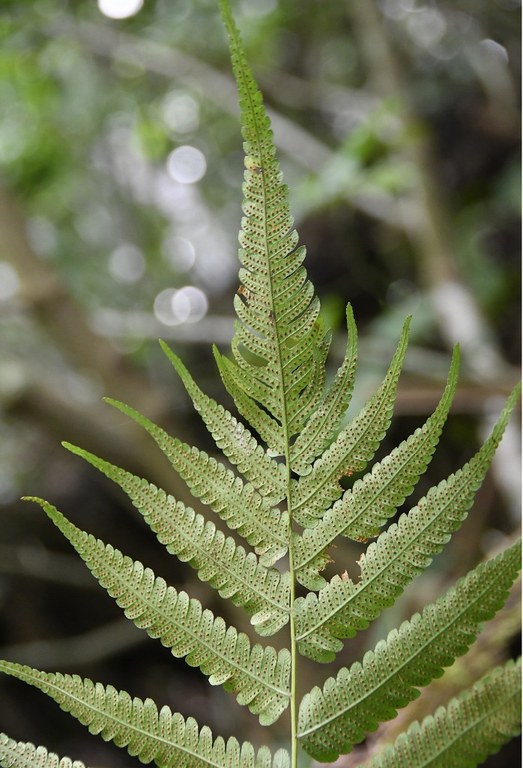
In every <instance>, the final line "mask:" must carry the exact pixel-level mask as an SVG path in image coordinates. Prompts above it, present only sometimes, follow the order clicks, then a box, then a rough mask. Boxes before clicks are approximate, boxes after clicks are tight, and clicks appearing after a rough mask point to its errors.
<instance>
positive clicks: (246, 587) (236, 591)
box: [64, 443, 290, 635]
mask: <svg viewBox="0 0 523 768" xmlns="http://www.w3.org/2000/svg"><path fill="white" fill-rule="evenodd" d="M64 445H65V447H66V448H68V449H69V450H71V451H72V452H73V453H76V454H78V455H79V456H82V457H83V458H84V459H86V461H89V462H90V463H91V464H93V465H94V466H96V467H97V468H98V469H99V470H100V471H101V472H103V473H104V474H105V475H106V476H107V477H109V479H111V480H112V481H113V482H115V483H117V485H119V486H120V488H121V489H122V490H123V491H124V492H125V493H126V494H127V496H129V498H130V499H131V501H132V502H133V504H134V506H135V507H136V509H137V510H138V511H139V512H140V514H141V515H143V517H144V519H145V521H146V523H147V525H148V526H149V527H150V528H151V530H153V531H154V532H155V533H156V536H157V538H158V541H160V543H161V544H163V545H164V546H165V548H166V549H167V551H168V552H169V553H170V554H172V555H176V557H177V558H178V559H179V560H181V561H182V562H186V563H189V565H190V566H191V567H192V568H194V569H195V570H196V571H197V572H198V577H199V578H200V579H201V580H202V581H206V582H208V583H209V584H210V586H212V587H214V589H216V590H217V591H218V594H219V595H220V596H221V597H224V598H230V599H231V600H232V602H233V603H234V604H235V605H240V606H242V607H243V608H244V609H245V610H246V611H247V613H248V614H249V616H251V623H252V624H253V625H254V626H255V627H256V630H257V632H258V634H261V635H271V634H273V633H274V632H277V631H278V630H279V629H281V627H283V626H284V625H285V624H286V623H287V621H288V618H289V617H288V613H289V607H288V606H289V590H290V586H289V575H288V573H283V574H282V573H280V571H278V570H276V569H275V568H267V567H266V566H264V565H262V564H261V563H260V562H259V560H258V558H257V557H256V555H254V554H253V553H252V552H246V551H245V549H244V548H243V547H242V546H239V545H237V544H236V542H235V541H234V539H233V538H232V537H231V536H224V534H223V533H222V532H221V531H220V530H218V529H217V528H216V526H215V525H214V523H213V522H211V521H210V520H207V521H206V520H205V518H204V517H203V516H202V515H200V514H198V513H196V512H195V511H194V510H193V509H192V508H191V507H186V506H185V504H183V503H182V502H180V501H176V500H175V499H174V498H173V497H172V496H170V495H169V494H166V493H165V491H163V490H162V489H161V488H157V487H156V486H155V485H153V484H152V483H149V482H148V481H147V480H144V479H143V478H140V477H137V476H136V475H132V474H131V473H130V472H126V471H125V470H123V469H120V468H119V467H115V466H113V465H112V464H109V463H108V462H105V461H103V460H102V459H99V458H98V457H96V456H94V455H93V454H90V453H89V452H88V451H83V450H82V449H81V448H76V447H75V446H72V445H69V444H68V443H64Z"/></svg>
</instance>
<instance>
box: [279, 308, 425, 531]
mask: <svg viewBox="0 0 523 768" xmlns="http://www.w3.org/2000/svg"><path fill="white" fill-rule="evenodd" d="M409 325H410V318H407V320H406V321H405V325H404V326H403V333H402V336H401V339H400V342H399V345H398V347H397V349H396V352H395V354H394V357H393V359H392V362H391V365H390V367H389V370H388V372H387V375H386V376H385V379H384V380H383V382H382V384H381V386H380V387H379V389H378V390H377V392H376V393H375V394H374V395H373V397H372V398H371V399H370V400H369V402H368V403H367V404H366V405H365V407H364V408H363V410H362V411H361V412H360V413H359V415H358V416H357V417H356V418H355V419H354V420H353V421H352V422H351V423H350V424H349V425H348V426H347V427H346V428H345V429H343V430H342V431H341V432H340V434H339V435H338V437H337V438H336V440H335V441H334V442H333V443H332V445H331V446H329V448H327V450H326V451H325V452H324V453H323V455H322V456H321V458H319V459H318V460H317V461H316V462H315V463H314V465H313V468H312V471H311V472H310V474H308V475H305V476H304V477H301V478H300V479H299V480H298V482H297V483H296V484H294V486H293V488H294V490H293V493H292V517H293V519H294V520H295V521H296V522H297V523H299V524H300V525H303V526H305V527H307V526H310V525H314V524H315V523H316V522H317V520H318V518H320V517H321V516H322V515H323V513H324V512H325V510H326V509H327V508H328V507H329V506H330V505H331V503H332V502H333V501H336V499H338V498H339V497H340V496H341V494H342V488H341V485H340V483H339V481H340V478H341V477H343V475H352V474H354V473H355V472H360V471H361V470H362V469H364V468H365V467H366V465H367V463H368V462H369V461H370V460H371V458H372V456H373V455H374V453H375V451H376V449H377V448H378V446H379V444H380V441H381V439H382V438H383V436H384V434H385V432H386V430H387V428H388V425H389V423H390V419H391V416H392V410H393V408H394V401H395V397H396V388H397V384H398V379H399V375H400V372H401V367H402V364H403V359H404V357H405V352H406V351H407V339H408V329H409Z"/></svg>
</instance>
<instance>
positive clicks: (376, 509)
mask: <svg viewBox="0 0 523 768" xmlns="http://www.w3.org/2000/svg"><path fill="white" fill-rule="evenodd" d="M458 364H459V354H458V351H457V349H456V350H455V352H454V356H453V360H452V365H451V369H450V373H449V378H448V382H447V386H446V388H445V391H444V393H443V395H442V398H441V400H440V403H439V405H438V407H437V408H436V410H435V411H434V413H433V414H432V416H431V417H430V418H429V419H428V420H427V421H426V422H425V424H424V425H423V426H422V427H420V428H418V429H417V430H416V431H415V432H414V433H413V434H412V435H411V436H410V437H409V438H408V439H407V440H405V441H404V442H403V443H401V445H399V446H398V447H397V448H395V449H394V450H393V451H392V452H391V453H390V454H389V455H388V456H387V457H386V458H385V459H384V460H383V461H381V462H380V463H379V464H375V465H374V467H373V468H372V472H370V473H369V474H367V475H365V477H363V478H362V479H361V480H358V481H357V482H356V483H355V484H354V486H353V487H352V488H351V489H350V490H348V491H346V492H345V493H344V494H343V497H342V498H341V499H339V500H338V501H337V502H336V503H335V504H334V506H333V507H332V508H331V509H330V510H328V511H327V512H326V514H325V516H324V517H323V519H322V520H321V521H320V522H319V523H318V525H316V526H315V527H314V528H307V529H305V531H304V532H303V535H302V536H301V537H296V538H295V541H294V565H295V568H296V577H297V579H298V581H299V582H300V583H301V584H303V585H304V586H306V587H308V588H309V589H321V588H322V587H324V586H325V585H326V582H325V580H324V579H323V578H322V577H321V576H319V575H318V572H319V571H321V570H323V568H324V567H325V565H326V563H327V562H329V557H328V554H327V553H326V549H327V547H328V546H330V545H331V544H332V543H333V542H334V540H335V539H336V538H337V537H338V536H347V537H349V538H351V539H354V540H356V541H366V540H367V539H369V538H373V537H375V536H377V535H378V533H379V530H380V528H381V526H382V525H383V524H384V523H385V522H386V520H387V519H388V518H390V517H391V516H392V515H393V514H394V512H395V511H396V509H397V508H398V507H399V505H400V504H402V503H403V502H404V501H405V499H406V498H407V496H408V495H409V494H410V493H412V491H413V489H414V486H415V485H416V483H417V482H418V480H419V478H420V476H421V475H422V473H423V472H425V470H426V468H427V465H428V463H429V461H430V459H431V457H432V454H433V453H434V449H435V447H436V445H437V443H438V440H439V437H440V435H441V431H442V429H443V425H444V423H445V421H446V418H447V415H448V412H449V408H450V406H451V403H452V399H453V397H454V392H455V390H456V384H457V377H458Z"/></svg>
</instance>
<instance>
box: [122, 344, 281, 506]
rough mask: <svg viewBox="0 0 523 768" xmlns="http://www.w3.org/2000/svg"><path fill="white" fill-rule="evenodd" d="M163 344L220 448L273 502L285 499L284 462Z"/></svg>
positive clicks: (269, 500)
mask: <svg viewBox="0 0 523 768" xmlns="http://www.w3.org/2000/svg"><path fill="white" fill-rule="evenodd" d="M160 346H161V347H162V349H163V351H164V353H165V355H166V356H167V358H168V359H169V361H170V363H171V365H172V366H173V368H174V369H175V371H176V372H177V373H178V375H179V377H180V379H181V380H182V383H183V385H184V387H185V389H186V390H187V394H188V395H189V397H190V398H191V400H192V401H193V404H194V407H195V409H196V410H197V411H198V413H199V414H200V416H201V417H202V419H203V421H204V423H205V425H206V427H207V429H208V430H209V432H210V434H211V435H212V437H213V439H214V441H215V442H216V445H217V446H218V448H220V449H221V450H222V451H223V453H224V454H225V456H226V457H227V458H228V459H229V461H230V462H231V464H234V466H235V467H237V468H238V470H239V471H240V472H241V474H242V475H243V476H244V477H245V478H246V479H247V480H248V481H249V482H251V483H252V484H253V486H254V487H255V488H256V489H257V490H258V491H259V492H260V493H261V494H262V496H264V497H265V498H266V499H267V501H268V502H269V503H270V504H277V503H278V502H280V501H281V500H282V499H284V498H285V496H286V495H287V475H286V472H285V467H284V466H283V464H280V463H278V462H277V461H275V460H274V459H273V458H271V457H270V456H269V455H268V453H267V451H266V450H265V449H264V448H263V447H262V446H261V445H260V444H259V443H258V442H257V441H256V439H255V437H254V436H253V435H252V434H251V432H249V430H248V429H247V427H245V426H244V425H243V424H242V423H241V422H239V421H238V420H237V419H235V417H234V416H232V415H231V414H230V413H229V411H227V410H225V408H224V407H223V406H222V405H220V404H219V403H217V402H216V401H215V400H213V399H212V398H211V397H209V396H208V395H205V394H204V393H203V392H202V391H201V389H200V388H199V387H198V385H197V384H196V382H195V381H194V379H193V378H192V376H191V374H190V373H189V371H188V370H187V368H186V367H185V366H184V364H183V363H182V361H181V360H180V359H179V357H177V356H176V355H175V354H174V352H173V351H172V350H171V349H170V348H169V347H168V346H167V344H165V343H164V342H162V341H160ZM109 402H111V401H109Z"/></svg>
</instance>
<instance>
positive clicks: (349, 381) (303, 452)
mask: <svg viewBox="0 0 523 768" xmlns="http://www.w3.org/2000/svg"><path fill="white" fill-rule="evenodd" d="M346 315H347V331H348V333H347V347H346V350H345V357H344V359H343V362H342V364H341V366H340V367H339V368H338V371H337V372H336V376H335V377H334V381H333V383H332V386H331V387H330V389H329V391H328V392H327V394H326V395H325V397H324V398H323V401H322V403H321V405H320V406H319V407H318V408H317V409H316V410H315V411H314V412H313V413H312V415H311V417H310V419H309V420H308V421H307V423H306V424H305V426H304V428H303V429H302V431H301V432H300V434H299V435H298V437H297V438H296V441H295V442H294V444H293V446H292V450H291V469H292V470H293V471H294V472H296V473H297V474H308V472H310V469H311V467H310V464H311V462H312V461H313V460H314V459H315V458H316V457H317V456H319V455H320V454H321V453H322V451H323V450H324V449H325V448H326V447H327V446H328V445H330V443H331V442H332V440H333V438H334V436H335V433H336V431H337V430H338V429H339V426H340V422H341V419H342V418H343V415H344V414H345V412H346V411H347V408H348V407H349V403H350V400H351V396H352V390H353V386H354V375H355V372H356V361H357V354H358V334H357V329H356V323H355V322H354V314H353V312H352V308H351V306H350V304H348V305H347V312H346Z"/></svg>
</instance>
